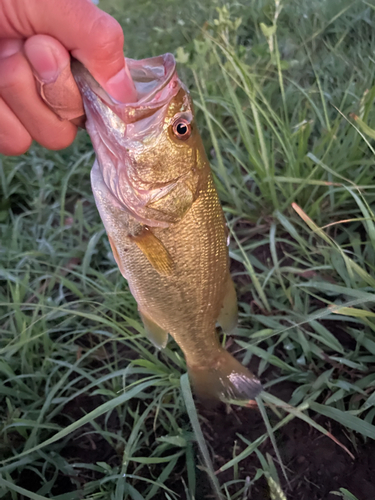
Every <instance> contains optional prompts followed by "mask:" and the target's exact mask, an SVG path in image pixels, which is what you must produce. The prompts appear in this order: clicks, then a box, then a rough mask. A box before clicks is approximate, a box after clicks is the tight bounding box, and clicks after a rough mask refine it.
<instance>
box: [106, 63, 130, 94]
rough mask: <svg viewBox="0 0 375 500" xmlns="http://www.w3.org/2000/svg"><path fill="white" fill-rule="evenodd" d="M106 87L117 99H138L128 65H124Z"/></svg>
mask: <svg viewBox="0 0 375 500" xmlns="http://www.w3.org/2000/svg"><path fill="white" fill-rule="evenodd" d="M104 87H105V90H106V91H107V92H108V93H109V94H110V95H111V96H112V97H113V98H114V99H116V101H119V102H136V101H137V91H136V89H135V85H134V82H133V80H132V77H131V75H130V72H129V70H128V67H127V66H124V68H122V69H121V70H120V71H119V72H118V73H117V74H116V75H115V76H112V78H110V79H109V80H108V81H107V83H106V84H105V85H104Z"/></svg>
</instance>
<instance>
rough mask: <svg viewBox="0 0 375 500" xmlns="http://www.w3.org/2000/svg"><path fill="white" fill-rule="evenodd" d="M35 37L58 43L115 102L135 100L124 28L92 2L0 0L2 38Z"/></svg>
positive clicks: (75, 0) (79, 0)
mask: <svg viewBox="0 0 375 500" xmlns="http://www.w3.org/2000/svg"><path fill="white" fill-rule="evenodd" d="M35 34H46V35H50V36H53V37H54V38H56V39H57V40H59V41H60V42H61V43H62V44H63V45H64V46H65V47H66V48H67V50H69V52H70V53H71V54H72V55H73V56H74V57H75V58H77V59H78V60H79V61H81V62H82V63H83V64H84V65H85V66H86V68H87V69H88V70H89V71H90V73H91V74H92V75H93V76H94V78H95V79H96V80H97V81H98V82H99V83H100V84H101V85H102V86H103V87H104V88H105V89H106V90H107V91H108V92H109V93H110V94H111V95H112V96H113V97H114V98H115V99H118V100H120V101H131V100H135V89H134V85H133V83H132V80H131V77H130V74H129V71H128V70H127V68H126V64H125V59H124V54H123V44H124V34H123V31H122V28H121V26H120V25H119V23H118V22H117V21H116V20H115V19H114V18H113V17H111V16H110V15H109V14H107V13H105V12H103V11H102V10H100V9H99V8H98V7H96V6H95V5H94V4H93V3H92V2H91V1H90V0H63V1H61V0H13V1H11V2H9V1H6V0H0V37H9V38H28V37H30V36H32V35H35ZM124 89H125V90H124ZM129 93H130V94H132V93H133V95H129ZM124 94H126V95H124Z"/></svg>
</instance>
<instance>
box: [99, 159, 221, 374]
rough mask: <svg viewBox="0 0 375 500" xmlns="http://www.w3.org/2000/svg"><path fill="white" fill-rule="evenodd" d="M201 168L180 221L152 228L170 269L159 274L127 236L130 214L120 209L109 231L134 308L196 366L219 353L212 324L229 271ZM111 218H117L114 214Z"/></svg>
mask: <svg viewBox="0 0 375 500" xmlns="http://www.w3.org/2000/svg"><path fill="white" fill-rule="evenodd" d="M206 169H207V172H206V173H207V177H206V176H205V177H206V186H205V187H204V188H203V189H201V190H200V192H199V195H198V198H197V199H196V200H195V201H194V203H193V204H192V207H191V209H190V210H189V211H188V212H187V214H186V215H185V216H184V217H183V218H182V220H181V221H180V222H178V223H177V224H174V225H171V226H170V227H169V228H167V229H159V228H152V232H153V233H154V234H155V236H156V237H157V238H158V239H159V240H160V241H161V242H162V244H163V245H164V246H165V248H166V249H167V250H168V252H169V253H170V255H171V257H172V260H173V263H174V268H173V272H172V274H170V275H162V274H159V273H158V271H157V270H155V269H154V268H153V267H152V265H151V264H150V262H149V261H148V260H147V258H146V257H145V255H144V254H143V253H142V251H141V250H140V249H139V248H138V247H137V245H136V244H135V243H134V242H132V241H131V239H130V238H129V237H128V236H127V235H128V234H129V233H133V234H134V229H135V228H134V223H135V221H134V219H132V218H131V217H129V216H126V218H127V219H128V220H127V221H126V220H125V219H124V213H122V217H121V219H122V221H121V223H120V224H118V223H117V224H116V226H117V228H116V229H115V230H114V232H112V234H111V237H112V239H113V241H114V243H115V246H116V248H117V252H118V255H119V259H120V261H121V263H122V272H123V274H124V275H125V277H126V278H127V279H128V282H129V285H130V289H131V292H132V294H133V296H134V297H135V299H136V300H137V303H138V306H139V309H140V310H141V312H143V313H144V314H146V315H147V316H148V317H150V318H151V319H152V320H154V321H155V322H156V323H157V324H158V325H159V326H161V327H162V328H163V329H164V330H166V331H167V332H169V333H170V334H171V335H172V336H173V337H174V339H175V340H176V341H177V343H178V344H179V345H180V347H181V348H182V350H183V351H184V354H185V356H186V361H187V363H188V364H189V365H198V366H199V365H201V364H203V363H204V364H206V363H207V361H208V360H210V359H211V360H214V358H215V353H217V354H218V352H219V343H218V340H217V336H216V331H215V323H216V320H217V318H218V315H219V312H220V309H221V306H222V303H223V300H224V285H225V281H226V278H227V276H228V251H227V246H226V234H225V226H224V216H223V213H222V209H221V206H220V202H219V198H218V195H217V192H216V189H215V186H214V183H213V180H212V176H211V173H210V172H209V167H208V165H207V167H206V168H205V170H206ZM108 208H109V209H110V210H111V211H112V212H113V211H114V209H113V207H112V208H111V207H108ZM114 215H115V214H114ZM112 220H117V221H118V222H120V218H119V217H118V216H117V217H116V216H115V217H114V218H113V219H112ZM135 224H137V223H135Z"/></svg>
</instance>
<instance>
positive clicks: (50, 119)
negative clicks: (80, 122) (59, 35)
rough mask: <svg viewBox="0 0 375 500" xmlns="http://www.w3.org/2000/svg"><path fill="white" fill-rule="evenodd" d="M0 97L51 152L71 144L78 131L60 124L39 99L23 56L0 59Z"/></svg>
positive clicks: (32, 135)
mask: <svg viewBox="0 0 375 500" xmlns="http://www.w3.org/2000/svg"><path fill="white" fill-rule="evenodd" d="M0 96H1V98H2V99H3V100H4V102H5V103H6V104H7V106H8V107H9V108H10V109H11V110H12V111H13V113H14V114H15V115H16V116H17V118H18V119H19V121H20V122H21V123H22V125H23V126H24V127H25V129H26V130H27V131H28V132H29V134H30V135H31V137H32V138H33V139H35V140H36V141H37V142H39V143H40V144H42V145H43V146H45V147H46V148H48V149H62V148H65V147H67V146H68V145H69V144H71V143H72V142H73V140H74V138H75V135H76V127H75V126H74V125H72V124H71V123H70V122H68V121H61V120H59V118H58V117H57V116H56V115H55V113H53V111H51V110H50V109H49V108H48V107H47V105H46V104H44V102H43V101H42V99H41V98H40V97H39V95H38V92H37V90H36V86H35V80H34V77H33V74H32V71H31V68H30V66H29V63H28V62H27V60H26V58H25V56H24V55H23V53H22V52H17V53H16V54H13V55H11V56H9V57H5V58H1V54H0Z"/></svg>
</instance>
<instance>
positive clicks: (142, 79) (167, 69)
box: [71, 53, 178, 110]
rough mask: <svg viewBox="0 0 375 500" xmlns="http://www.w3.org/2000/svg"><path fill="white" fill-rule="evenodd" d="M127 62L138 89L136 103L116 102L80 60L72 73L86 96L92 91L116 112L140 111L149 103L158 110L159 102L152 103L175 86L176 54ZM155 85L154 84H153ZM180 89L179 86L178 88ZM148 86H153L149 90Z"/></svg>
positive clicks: (72, 64)
mask: <svg viewBox="0 0 375 500" xmlns="http://www.w3.org/2000/svg"><path fill="white" fill-rule="evenodd" d="M125 62H126V65H127V67H128V69H129V72H130V75H131V77H132V79H133V82H134V84H135V87H136V90H137V96H138V99H137V101H136V102H127V103H122V102H119V101H117V100H116V99H114V98H113V97H112V96H111V95H110V94H108V92H106V91H105V90H104V88H103V87H102V86H101V85H100V84H99V83H98V82H97V81H96V80H95V78H94V77H93V76H92V75H91V73H90V72H89V71H88V70H87V69H86V68H85V66H84V65H83V64H82V63H81V62H79V61H78V60H77V59H74V58H72V60H71V70H72V74H73V76H74V79H75V81H76V83H77V85H78V87H79V89H80V91H81V92H82V93H83V94H84V95H86V94H87V91H88V90H91V92H93V93H94V94H95V95H96V96H97V97H99V98H100V99H101V100H102V101H103V102H104V103H105V104H107V105H108V106H109V107H110V108H111V109H112V110H114V108H117V109H120V110H121V108H129V107H131V108H140V107H143V106H144V105H145V104H146V105H147V104H151V106H152V107H154V106H155V104H156V103H151V101H152V100H154V99H155V96H157V94H158V93H160V92H161V91H162V90H163V89H164V88H165V87H166V86H167V85H169V84H170V83H171V80H172V79H173V77H174V75H176V60H175V58H174V56H173V54H171V53H167V54H162V55H160V56H155V57H149V58H146V59H140V60H136V59H130V58H127V57H125ZM152 82H155V83H154V85H152ZM147 84H149V85H147ZM177 86H178V84H177V83H176V85H175V87H177ZM147 87H149V89H148V90H147ZM164 100H165V99H163V101H164ZM163 104H164V102H163ZM160 105H162V103H160ZM155 107H157V106H155Z"/></svg>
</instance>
